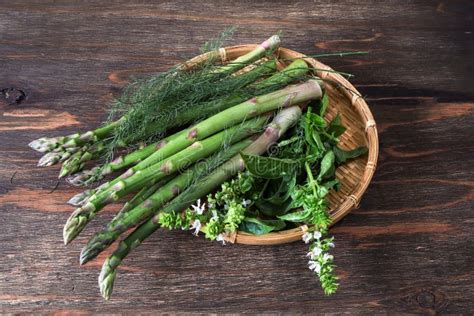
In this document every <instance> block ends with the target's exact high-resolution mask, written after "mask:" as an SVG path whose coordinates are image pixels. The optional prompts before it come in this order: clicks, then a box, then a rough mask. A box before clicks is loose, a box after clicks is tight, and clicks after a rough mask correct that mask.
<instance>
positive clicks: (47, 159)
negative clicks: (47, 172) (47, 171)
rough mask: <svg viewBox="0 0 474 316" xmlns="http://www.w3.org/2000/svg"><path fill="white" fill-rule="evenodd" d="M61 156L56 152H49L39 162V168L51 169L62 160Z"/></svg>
mask: <svg viewBox="0 0 474 316" xmlns="http://www.w3.org/2000/svg"><path fill="white" fill-rule="evenodd" d="M60 158H61V157H60V155H59V154H58V153H56V152H49V153H46V154H44V155H43V157H41V158H40V160H39V161H38V167H49V166H52V165H54V164H55V163H57V162H58V161H59V159H60Z"/></svg>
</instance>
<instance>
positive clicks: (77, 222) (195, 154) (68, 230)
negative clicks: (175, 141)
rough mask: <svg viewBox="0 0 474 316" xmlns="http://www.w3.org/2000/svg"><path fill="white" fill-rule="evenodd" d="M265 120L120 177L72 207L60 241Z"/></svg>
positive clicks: (217, 136) (254, 131)
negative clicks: (122, 200) (115, 204)
mask: <svg viewBox="0 0 474 316" xmlns="http://www.w3.org/2000/svg"><path fill="white" fill-rule="evenodd" d="M265 120H266V117H264V116H263V117H257V118H255V119H252V120H249V121H247V122H244V123H243V124H242V126H239V125H234V126H233V127H231V128H228V129H226V130H224V131H222V132H220V133H217V134H214V135H212V136H210V137H208V138H206V139H204V140H202V141H196V142H194V143H193V144H192V145H190V146H188V147H187V148H185V149H183V150H181V151H180V152H178V153H176V154H174V155H173V156H171V157H169V158H167V159H164V160H162V161H160V162H159V163H156V164H154V165H152V166H150V167H148V168H146V169H143V170H141V171H139V172H137V173H136V174H134V175H133V176H130V177H127V178H123V179H122V180H120V181H119V182H117V183H116V184H115V185H113V186H112V187H110V188H108V189H107V190H104V191H101V192H100V193H98V194H97V195H94V196H92V197H91V198H90V199H89V200H88V201H87V203H86V204H85V205H83V206H81V207H79V208H78V209H76V210H75V211H74V212H73V213H72V215H71V216H70V217H69V219H68V220H67V222H66V225H65V226H64V230H63V236H64V243H65V244H68V243H69V242H70V241H71V240H72V239H74V238H75V237H76V236H77V235H78V234H79V233H80V232H81V231H82V229H83V228H84V227H85V225H86V224H87V223H88V222H89V221H90V220H91V219H92V218H93V217H95V215H96V214H97V212H99V211H100V210H101V209H102V208H103V207H104V206H105V205H107V204H109V203H111V202H114V201H117V200H118V199H119V198H121V197H123V196H125V195H127V194H129V193H132V192H136V191H139V190H140V189H141V188H142V187H143V186H145V185H152V184H153V183H156V182H157V181H160V180H162V179H163V178H165V177H166V176H168V175H171V174H173V173H174V172H176V171H177V170H178V168H182V167H184V166H185V165H186V164H192V163H194V162H195V161H197V160H199V159H202V158H205V157H207V156H209V155H211V154H212V153H214V152H215V151H216V150H218V149H219V147H220V146H221V145H222V144H223V142H229V143H234V142H237V141H239V140H241V139H243V138H246V137H248V136H250V135H252V134H255V133H256V132H257V130H258V129H260V128H261V126H262V125H263V124H264V122H265Z"/></svg>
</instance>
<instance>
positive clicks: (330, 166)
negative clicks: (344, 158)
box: [318, 150, 336, 181]
mask: <svg viewBox="0 0 474 316" xmlns="http://www.w3.org/2000/svg"><path fill="white" fill-rule="evenodd" d="M335 159H336V157H335V155H334V152H333V151H332V150H330V151H328V152H327V153H326V154H325V155H324V157H323V160H321V168H320V171H319V175H318V181H320V180H321V179H323V178H325V177H327V176H329V175H331V174H332V173H334V172H335V168H334V161H335Z"/></svg>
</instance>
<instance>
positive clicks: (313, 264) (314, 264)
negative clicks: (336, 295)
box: [308, 260, 321, 274]
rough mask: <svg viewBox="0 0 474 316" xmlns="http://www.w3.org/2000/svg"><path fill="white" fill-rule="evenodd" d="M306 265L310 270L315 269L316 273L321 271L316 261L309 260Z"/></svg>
mask: <svg viewBox="0 0 474 316" xmlns="http://www.w3.org/2000/svg"><path fill="white" fill-rule="evenodd" d="M308 266H309V269H310V270H312V271H315V272H316V273H318V274H319V272H321V265H320V264H319V262H317V261H313V260H310V261H309V262H308Z"/></svg>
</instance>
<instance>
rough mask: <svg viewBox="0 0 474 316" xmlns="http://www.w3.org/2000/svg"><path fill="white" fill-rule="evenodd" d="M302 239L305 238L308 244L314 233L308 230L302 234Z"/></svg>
mask: <svg viewBox="0 0 474 316" xmlns="http://www.w3.org/2000/svg"><path fill="white" fill-rule="evenodd" d="M301 239H303V241H304V243H305V244H307V243H309V242H310V241H311V240H312V239H313V234H311V233H308V232H306V233H304V234H303V236H301Z"/></svg>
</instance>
